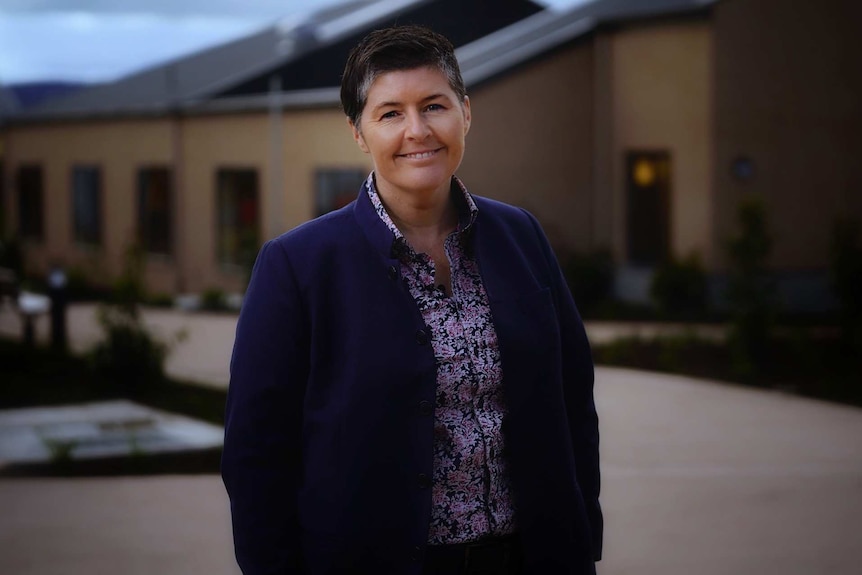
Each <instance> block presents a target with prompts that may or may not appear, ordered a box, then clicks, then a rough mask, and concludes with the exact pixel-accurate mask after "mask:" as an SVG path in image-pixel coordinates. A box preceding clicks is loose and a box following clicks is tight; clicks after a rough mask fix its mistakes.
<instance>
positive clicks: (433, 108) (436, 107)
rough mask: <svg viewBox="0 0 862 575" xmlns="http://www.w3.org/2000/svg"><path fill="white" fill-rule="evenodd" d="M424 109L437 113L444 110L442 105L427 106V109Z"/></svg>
mask: <svg viewBox="0 0 862 575" xmlns="http://www.w3.org/2000/svg"><path fill="white" fill-rule="evenodd" d="M425 109H426V110H428V111H429V112H439V111H442V110H445V109H446V108H445V107H443V105H442V104H429V105H428V107H427V108H425Z"/></svg>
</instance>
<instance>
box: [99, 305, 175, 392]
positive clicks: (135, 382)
mask: <svg viewBox="0 0 862 575" xmlns="http://www.w3.org/2000/svg"><path fill="white" fill-rule="evenodd" d="M98 313H99V315H98V319H99V325H101V327H102V329H103V330H104V332H105V339H104V340H102V341H101V342H100V343H98V344H97V345H96V347H95V348H94V349H93V351H92V352H91V359H92V362H93V368H94V369H95V370H96V372H97V373H98V374H99V375H101V376H103V377H105V378H107V379H108V380H109V381H112V382H116V383H117V384H118V385H120V386H123V387H127V388H134V387H137V386H140V385H141V384H143V383H146V382H156V383H158V382H161V381H163V380H164V363H165V358H166V357H167V354H168V345H167V344H165V343H164V342H162V341H160V340H159V339H157V338H156V337H154V336H153V335H152V334H151V333H150V332H149V330H147V328H146V327H145V326H144V325H143V322H142V321H141V320H140V318H139V317H138V314H137V311H135V312H134V313H132V312H130V311H129V309H127V308H124V307H121V306H102V307H100V308H99V312H98Z"/></svg>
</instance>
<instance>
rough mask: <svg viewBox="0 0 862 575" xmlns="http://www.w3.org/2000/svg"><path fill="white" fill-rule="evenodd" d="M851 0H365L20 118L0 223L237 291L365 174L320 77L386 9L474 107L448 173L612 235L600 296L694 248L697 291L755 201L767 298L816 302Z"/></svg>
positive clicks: (548, 217) (9, 153)
mask: <svg viewBox="0 0 862 575" xmlns="http://www.w3.org/2000/svg"><path fill="white" fill-rule="evenodd" d="M860 15H862V14H860V7H859V6H858V4H857V3H855V2H852V1H851V0H822V1H820V2H817V3H812V2H810V1H806V0H718V1H711V0H596V1H594V2H591V3H587V4H584V5H579V6H578V7H575V8H572V9H569V10H566V11H553V10H547V9H543V7H542V6H541V5H539V4H537V3H533V2H530V1H528V0H495V1H490V0H457V1H456V0H388V1H381V2H373V1H372V2H369V1H360V2H352V3H348V4H345V5H343V6H340V7H338V8H336V9H333V10H327V11H324V12H321V13H318V14H316V15H315V16H313V17H312V18H310V19H308V20H307V21H304V22H292V23H287V22H285V23H282V24H281V25H277V26H274V27H272V28H270V29H267V30H264V31H262V32H260V33H258V34H255V35H253V36H250V37H248V38H244V39H242V40H239V41H236V42H233V43H230V44H226V45H224V46H220V47H218V48H215V49H212V50H208V51H205V52H202V53H199V54H195V55H192V56H190V57H187V58H183V59H180V60H177V61H175V62H169V63H167V64H165V65H163V66H159V67H157V68H153V69H149V70H145V71H143V72H141V73H139V74H134V75H132V76H129V77H127V78H124V79H121V80H119V81H117V82H115V83H113V84H109V85H105V86H100V87H94V88H92V89H88V90H83V91H81V92H78V93H76V94H74V95H72V96H71V97H68V98H65V99H63V100H59V101H57V102H56V103H53V104H49V105H46V106H43V107H41V108H37V109H34V110H30V111H25V112H21V113H18V114H15V115H14V116H12V117H11V118H10V119H8V120H7V121H6V123H5V125H4V127H3V128H2V130H3V132H2V134H3V135H2V138H3V147H2V150H3V152H2V154H3V159H2V161H3V165H4V168H5V173H4V176H3V178H4V179H5V189H6V193H5V195H4V199H3V202H4V204H3V205H4V208H5V209H4V213H5V214H6V216H5V217H6V220H7V221H6V224H7V225H6V229H11V230H17V231H18V233H19V234H20V236H21V237H22V238H23V239H24V241H25V245H26V252H27V257H28V262H29V263H30V266H31V271H33V272H36V273H38V272H43V271H44V270H45V269H47V267H48V266H49V265H51V264H53V263H61V264H62V265H65V266H67V267H75V268H77V269H80V270H82V271H84V272H85V273H87V274H89V275H90V277H91V278H93V280H94V281H108V280H109V279H110V278H111V277H112V276H113V275H115V274H116V273H117V272H118V270H119V269H120V267H121V263H122V257H123V253H124V251H125V249H126V247H127V246H128V245H129V244H130V243H132V242H135V241H137V242H140V244H141V245H142V246H143V247H144V248H145V249H146V251H147V253H148V258H147V264H146V280H147V283H148V287H149V289H150V290H151V291H155V292H168V293H178V292H186V291H199V290H202V289H205V288H208V287H213V286H219V287H221V288H223V289H229V290H238V289H242V287H243V283H244V281H245V279H246V274H247V267H248V265H249V262H250V260H251V259H252V258H253V254H254V253H255V252H256V249H257V247H258V246H259V245H260V243H261V242H262V241H263V240H265V239H266V238H269V237H273V236H275V235H278V234H279V233H281V232H283V231H285V230H287V229H290V228H292V227H294V226H296V225H298V224H300V223H302V222H303V221H306V220H308V219H310V218H312V217H314V216H316V215H318V214H320V213H322V212H324V211H326V210H328V209H331V208H332V207H335V206H338V205H340V204H341V203H343V202H346V201H349V200H350V199H352V198H353V197H355V194H356V189H357V184H358V182H359V181H361V179H362V178H363V177H364V176H365V175H367V172H368V170H369V169H370V162H369V159H368V158H367V157H366V156H365V155H364V154H362V153H361V152H360V151H359V150H358V149H357V147H356V145H355V144H354V142H353V141H352V139H351V138H350V135H349V131H348V128H347V124H346V121H345V119H344V116H343V113H342V112H341V111H340V107H339V103H338V88H337V86H338V83H339V76H340V73H341V69H342V67H343V63H344V60H345V59H346V54H347V51H348V50H349V48H350V47H351V46H352V45H353V44H355V42H356V41H357V40H358V38H360V37H362V36H363V35H364V34H365V33H367V32H368V31H369V30H371V29H373V28H375V27H380V26H384V25H388V24H392V23H395V22H399V23H406V22H411V23H421V24H426V25H429V26H431V27H433V28H435V29H437V30H439V31H441V32H443V33H444V34H446V35H447V36H448V37H450V38H451V39H452V40H453V43H454V44H455V45H456V47H457V48H458V56H459V60H460V61H461V64H462V71H463V73H464V76H465V80H466V82H467V85H468V93H469V95H470V98H471V101H472V107H473V126H472V129H471V132H470V134H469V136H468V152H467V156H466V158H465V160H464V163H463V165H462V167H461V169H460V171H459V175H460V176H462V178H463V179H464V180H465V181H466V182H467V184H468V186H469V187H470V189H471V191H473V192H474V193H476V194H480V195H486V196H490V197H494V198H498V199H502V200H504V201H508V202H512V203H515V204H518V205H522V206H524V207H526V208H528V209H530V210H531V211H532V212H533V213H535V214H536V215H537V217H538V218H539V219H540V221H541V222H542V224H543V226H544V227H545V230H546V232H547V233H548V235H549V237H550V238H551V240H552V242H553V243H554V245H555V246H556V248H557V249H558V251H559V252H560V253H563V252H567V251H572V250H578V251H581V252H585V251H593V250H599V249H607V250H610V252H611V253H612V254H613V257H614V261H615V265H616V270H617V291H618V293H619V294H620V295H621V296H622V297H624V298H626V299H629V300H635V301H637V300H643V299H645V298H646V297H647V296H646V294H647V291H648V285H649V281H650V277H651V275H652V273H653V271H654V270H655V268H656V266H658V265H660V264H661V263H662V262H664V261H666V260H667V259H668V258H672V257H677V258H679V257H684V256H686V255H688V254H691V253H697V254H699V256H700V258H701V260H702V262H703V263H704V265H705V267H706V269H707V270H708V272H709V273H710V275H711V277H712V278H713V280H714V281H713V283H714V285H715V286H720V284H721V278H722V275H723V272H724V270H725V269H726V266H727V259H726V256H725V254H724V245H725V242H726V239H727V238H728V237H729V236H730V235H732V234H733V233H734V231H735V226H736V215H735V214H736V209H737V206H738V204H739V202H740V201H742V200H743V199H745V198H747V197H758V198H761V199H762V201H763V202H764V204H765V205H766V207H767V209H768V214H769V224H770V228H771V230H772V232H773V236H774V239H775V246H774V250H773V254H772V258H771V261H770V266H771V267H772V269H773V271H774V272H775V273H776V274H777V276H778V277H779V278H780V279H781V286H782V296H783V297H784V300H785V303H786V304H787V305H789V306H791V307H794V308H797V309H816V308H822V307H824V306H827V305H829V302H830V295H829V290H828V281H827V269H828V262H829V241H830V236H831V229H832V225H833V222H834V221H835V219H836V218H837V217H841V216H848V215H849V216H853V217H856V218H859V219H862V193H860V191H862V165H860V164H859V163H858V162H856V158H858V157H860V156H862V110H860V105H859V102H860V101H862V75H860V74H858V72H856V71H857V70H859V69H862V46H860V43H862V38H860V35H859V34H857V33H856V31H855V28H854V23H855V22H859V21H862V20H860V18H859V16H860Z"/></svg>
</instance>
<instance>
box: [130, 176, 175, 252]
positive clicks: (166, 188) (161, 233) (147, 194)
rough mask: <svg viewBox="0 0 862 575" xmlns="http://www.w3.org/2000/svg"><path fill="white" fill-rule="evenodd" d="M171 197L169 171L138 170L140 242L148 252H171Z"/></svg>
mask: <svg viewBox="0 0 862 575" xmlns="http://www.w3.org/2000/svg"><path fill="white" fill-rule="evenodd" d="M172 196H173V194H172V193H171V171H170V170H169V169H168V168H143V169H141V170H139V171H138V242H140V245H141V248H143V249H144V251H145V252H147V253H150V254H165V255H168V254H170V253H171V246H172V245H173V235H172V233H171V232H172V231H173V230H172V227H171V221H172V217H171V216H172V213H173V210H172V209H171V201H172Z"/></svg>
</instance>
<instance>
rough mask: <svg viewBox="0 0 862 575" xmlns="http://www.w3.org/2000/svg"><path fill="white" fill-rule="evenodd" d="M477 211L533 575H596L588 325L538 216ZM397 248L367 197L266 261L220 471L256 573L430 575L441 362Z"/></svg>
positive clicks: (240, 344) (240, 556)
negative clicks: (426, 557)
mask: <svg viewBox="0 0 862 575" xmlns="http://www.w3.org/2000/svg"><path fill="white" fill-rule="evenodd" d="M474 199H475V201H476V204H477V206H478V208H479V213H478V217H477V219H476V221H475V222H474V225H473V227H472V232H471V234H472V237H471V242H470V245H471V246H472V249H473V250H474V254H475V257H476V258H477V261H478V264H479V269H480V273H481V275H482V280H483V282H484V285H485V289H486V290H487V293H488V297H489V300H490V305H491V312H492V316H493V320H494V326H495V328H496V331H497V337H498V340H499V345H500V353H501V360H502V369H503V385H504V396H505V398H506V402H507V407H508V415H507V417H506V419H505V420H504V423H503V433H504V437H505V441H506V450H507V457H508V460H509V469H510V473H511V475H512V485H513V490H514V494H515V505H516V519H517V523H518V531H519V534H520V537H521V541H522V545H523V549H524V554H525V561H526V565H527V570H526V573H529V574H536V575H539V574H541V575H548V574H555V575H557V574H563V573H565V574H578V575H581V574H593V573H595V564H594V561H597V560H598V559H599V558H600V555H601V545H602V513H601V509H600V507H599V501H598V497H599V455H598V441H599V436H598V418H597V416H596V410H595V405H594V402H593V364H592V359H591V356H590V348H589V344H588V343H587V338H586V334H585V332H584V327H583V324H582V322H581V319H580V317H579V315H578V312H577V310H576V308H575V304H574V302H573V300H572V297H571V295H570V292H569V290H568V288H567V286H566V283H565V281H564V279H563V276H562V274H561V272H560V268H559V266H558V264H557V261H556V259H555V257H554V254H553V252H552V251H551V248H550V246H549V245H548V242H547V240H546V238H545V236H544V234H543V232H542V231H541V228H540V227H539V224H538V222H537V221H536V220H535V219H534V218H533V216H531V215H530V214H529V213H527V212H526V211H524V210H522V209H519V208H515V207H512V206H508V205H505V204H502V203H500V202H496V201H493V200H489V199H485V198H481V197H476V196H474ZM392 244H393V236H392V233H391V232H390V231H389V230H388V229H387V227H386V226H385V224H384V223H383V222H382V221H381V220H380V218H379V217H378V216H377V214H376V213H375V211H374V208H373V206H372V204H371V201H370V199H369V198H368V196H367V194H366V193H365V191H364V189H363V191H361V192H360V194H359V197H358V198H357V200H356V201H354V202H352V203H351V204H349V205H348V206H346V207H344V208H342V209H340V210H338V211H335V212H332V213H330V214H328V215H325V216H323V217H321V218H318V219H316V220H314V221H311V222H308V223H307V224H304V225H302V226H299V227H298V228H296V229H294V230H292V231H290V232H287V233H286V234H284V235H282V236H281V237H279V238H277V239H274V240H271V241H269V242H267V243H266V244H265V245H264V246H263V248H262V249H261V251H260V254H259V255H258V258H257V261H256V263H255V267H254V271H253V273H252V279H251V282H250V284H249V287H248V291H247V293H246V298H245V301H244V303H243V307H242V311H241V313H240V317H239V323H238V326H237V334H236V336H237V337H236V343H235V346H234V351H233V357H232V360H231V380H230V388H229V392H228V400H227V414H226V424H225V443H224V454H223V460H222V475H223V478H224V483H225V486H226V488H227V491H228V494H229V496H230V500H231V512H232V517H233V531H234V543H235V550H236V557H237V561H238V563H239V565H240V567H241V568H242V570H243V573H245V574H246V575H264V574H279V575H284V574H299V573H302V574H305V575H318V574H320V575H322V574H329V573H375V574H388V573H392V574H402V573H403V574H405V575H418V574H419V572H420V570H421V560H422V553H423V549H424V547H425V545H426V541H427V536H428V528H429V522H430V516H431V489H430V488H429V487H428V485H427V483H428V482H427V479H428V478H429V477H432V441H433V430H434V422H433V414H429V412H428V410H427V409H420V404H422V403H423V402H431V404H432V405H433V403H434V401H435V386H436V372H435V360H434V352H433V350H432V347H431V344H430V339H429V330H428V327H427V326H426V325H425V324H424V323H423V319H422V315H421V313H420V312H419V309H418V308H417V306H416V304H415V303H414V301H413V299H412V297H411V296H410V293H409V291H408V289H407V287H406V286H405V284H404V282H403V281H402V279H401V277H400V267H399V262H398V260H397V259H396V257H395V254H393V253H392ZM426 407H427V404H426ZM432 411H433V410H432Z"/></svg>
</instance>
